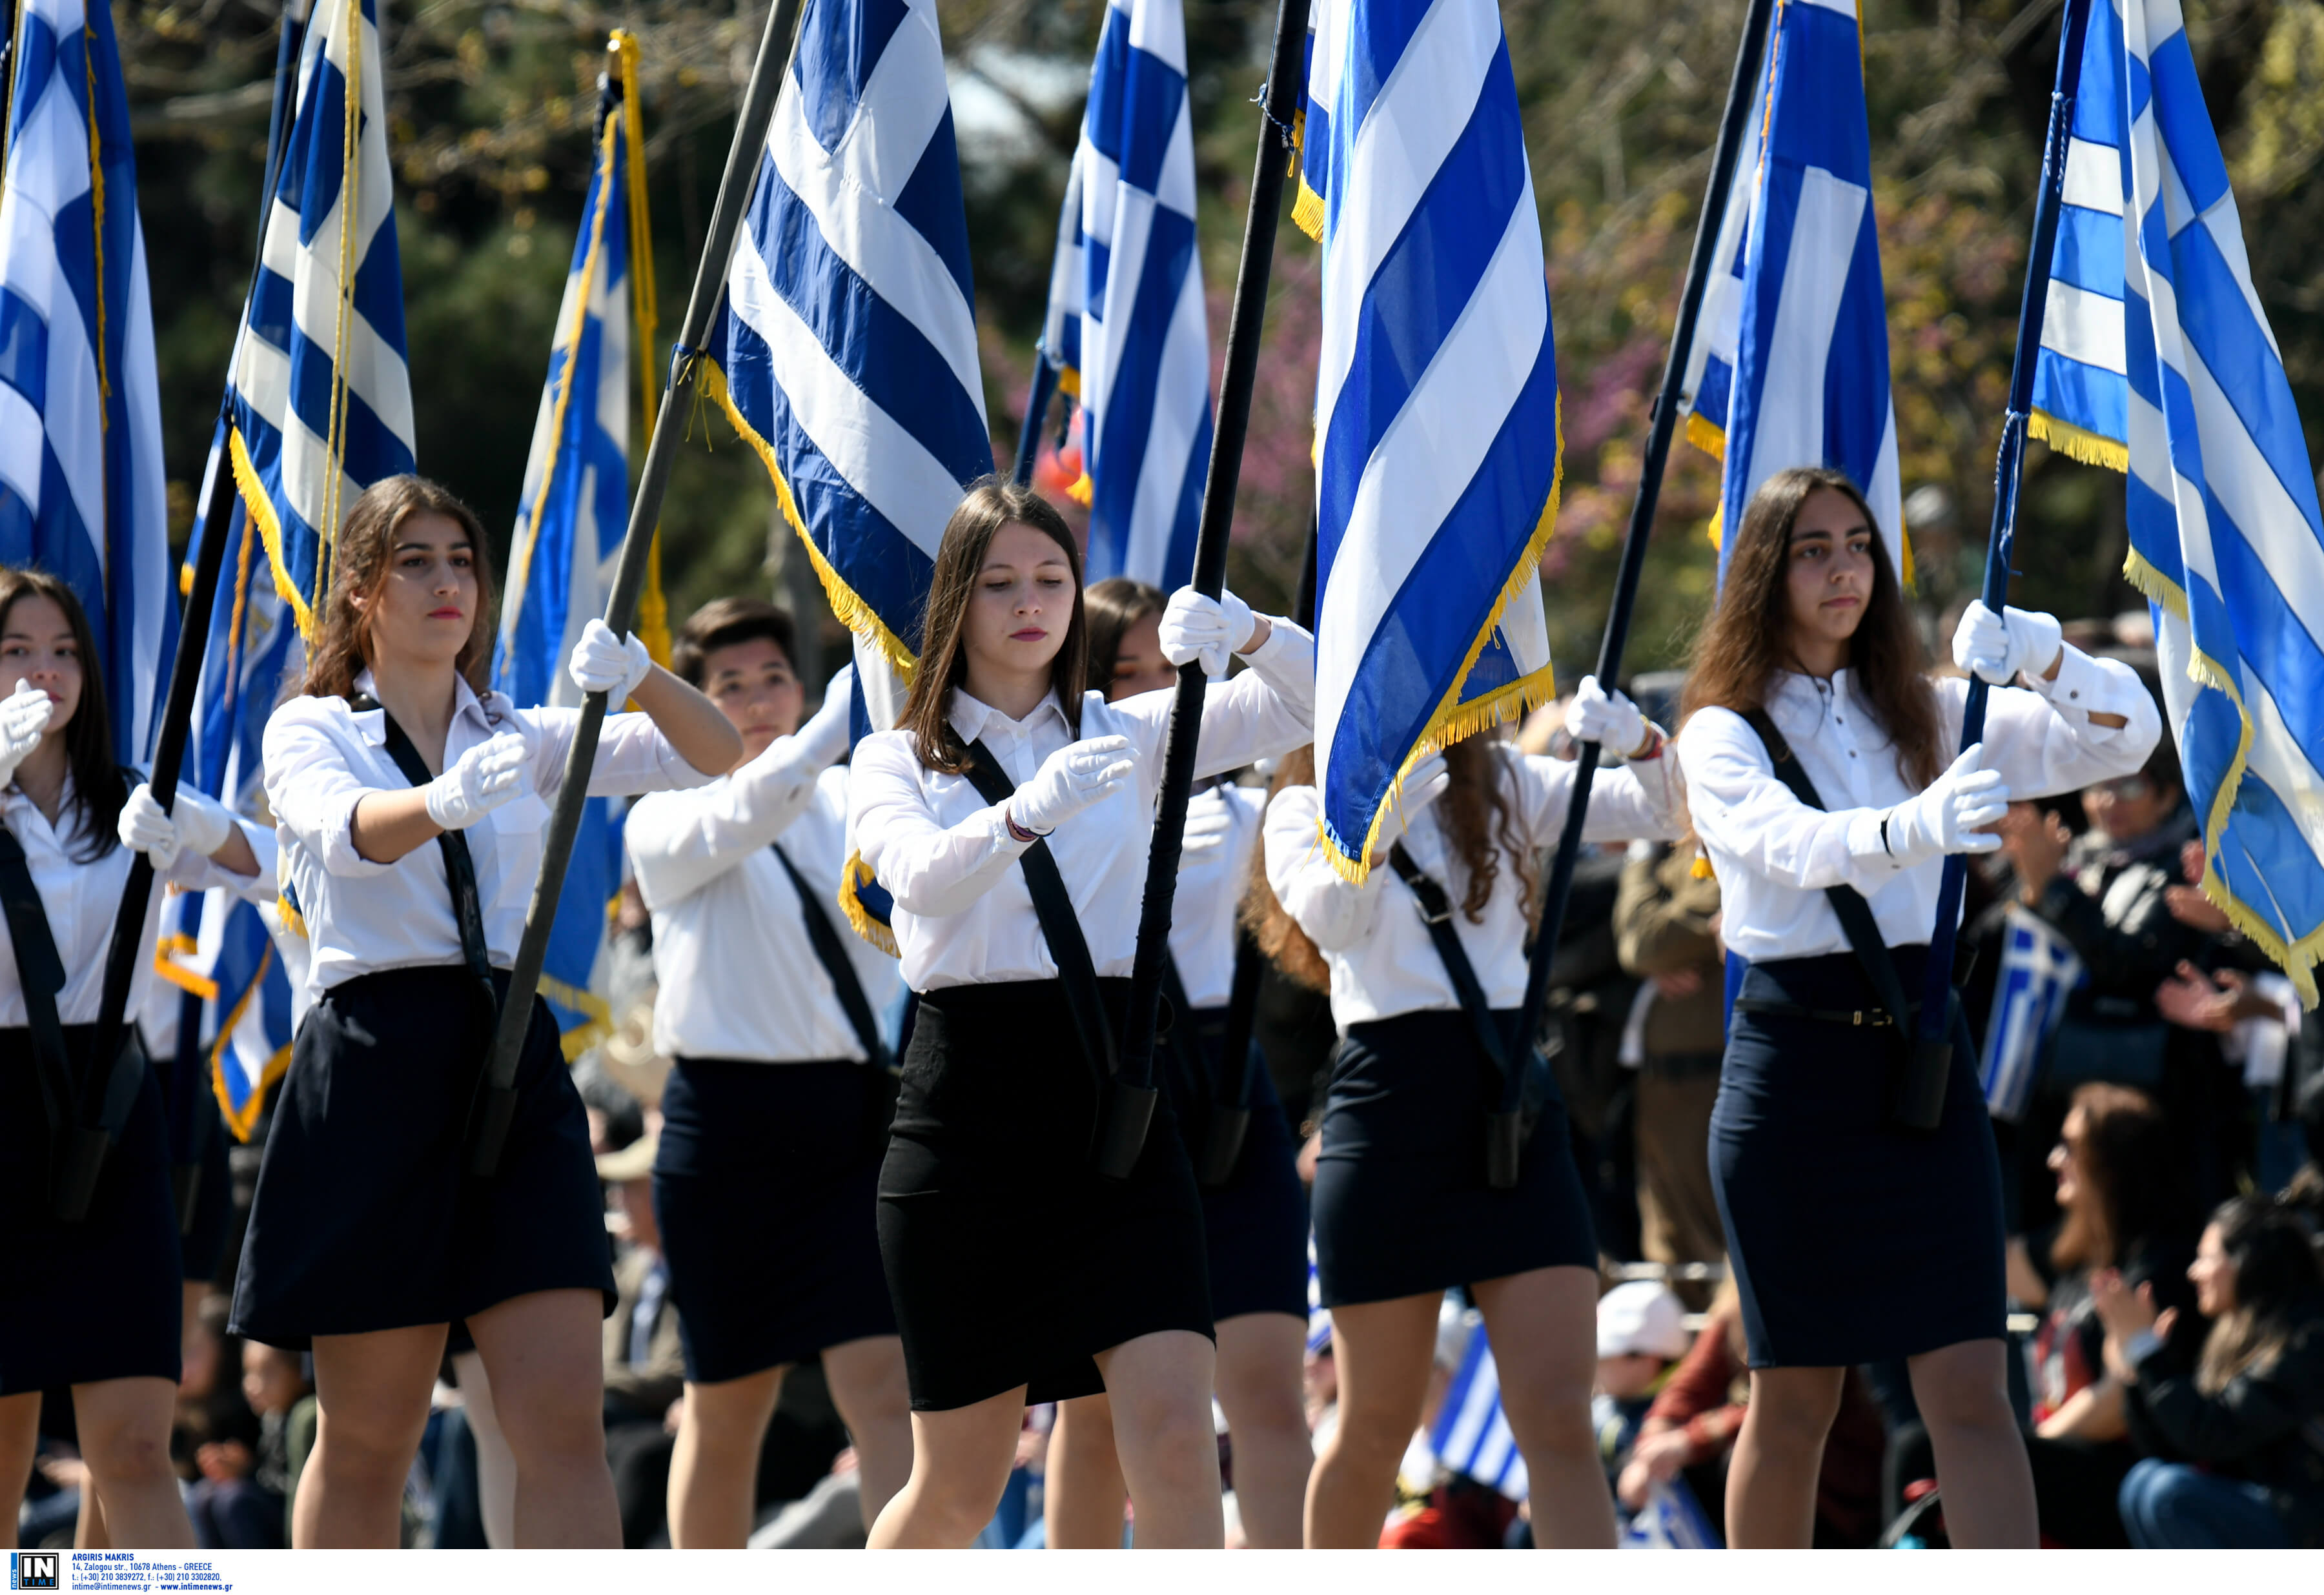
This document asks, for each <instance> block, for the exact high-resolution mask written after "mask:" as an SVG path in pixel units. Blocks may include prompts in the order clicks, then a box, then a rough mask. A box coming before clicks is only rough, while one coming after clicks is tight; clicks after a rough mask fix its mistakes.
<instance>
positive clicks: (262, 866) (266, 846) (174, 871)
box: [161, 810, 353, 904]
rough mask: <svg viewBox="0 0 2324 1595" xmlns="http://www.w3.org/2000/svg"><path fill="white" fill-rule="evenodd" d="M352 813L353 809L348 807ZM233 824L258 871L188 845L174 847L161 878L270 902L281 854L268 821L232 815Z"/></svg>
mask: <svg viewBox="0 0 2324 1595" xmlns="http://www.w3.org/2000/svg"><path fill="white" fill-rule="evenodd" d="M350 812H351V813H352V812H353V811H352V810H350ZM234 823H235V828H236V829H237V830H239V831H240V832H241V833H242V835H243V839H244V841H246V842H248V843H249V844H250V853H251V856H252V857H253V858H254V859H256V860H257V861H258V873H256V874H255V875H241V874H237V873H235V871H232V870H229V869H227V868H226V866H225V865H224V864H221V863H219V862H217V860H216V859H215V858H212V857H211V856H210V855H209V854H208V853H196V852H194V850H193V849H191V848H189V847H181V848H180V849H179V850H178V855H177V857H175V858H173V859H171V861H170V867H169V868H168V869H167V870H164V871H161V879H163V880H167V881H168V882H169V883H170V884H171V885H172V886H174V887H177V888H178V889H179V890H182V891H209V890H221V891H227V892H231V893H233V894H234V895H235V897H238V898H240V899H243V900H244V902H248V903H262V904H263V903H271V902H272V901H273V900H274V899H276V898H277V897H278V896H280V895H281V890H282V888H281V880H280V877H279V876H278V875H277V874H276V872H275V871H276V865H277V862H278V861H279V860H280V858H281V842H279V841H278V840H277V839H276V837H275V834H274V829H273V827H272V826H271V825H259V824H258V823H257V822H256V821H254V820H246V819H244V818H243V817H242V816H240V815H236V816H234Z"/></svg>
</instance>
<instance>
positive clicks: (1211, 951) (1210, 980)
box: [1170, 787, 1267, 1009]
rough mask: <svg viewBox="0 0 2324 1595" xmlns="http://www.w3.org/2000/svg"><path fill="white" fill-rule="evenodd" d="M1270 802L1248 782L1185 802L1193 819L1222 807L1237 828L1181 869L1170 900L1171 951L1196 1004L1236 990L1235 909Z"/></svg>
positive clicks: (1222, 1001)
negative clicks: (1176, 886) (1174, 893)
mask: <svg viewBox="0 0 2324 1595" xmlns="http://www.w3.org/2000/svg"><path fill="white" fill-rule="evenodd" d="M1266 807H1267V795H1266V794H1265V793H1264V792H1259V791H1254V790H1253V789H1251V788H1249V787H1213V788H1211V789H1210V790H1208V791H1206V792H1197V793H1195V794H1194V800H1193V801H1192V802H1190V803H1188V804H1187V806H1186V817H1187V818H1188V819H1190V820H1191V819H1192V818H1193V817H1194V816H1195V815H1197V814H1203V813H1208V812H1218V813H1223V814H1224V815H1225V816H1227V819H1228V823H1229V824H1230V825H1231V826H1232V827H1233V828H1232V829H1231V830H1230V831H1229V832H1228V833H1227V836H1226V841H1225V842H1224V843H1222V844H1221V845H1219V846H1217V847H1213V848H1212V849H1211V850H1210V852H1208V853H1204V854H1203V855H1202V856H1201V857H1200V858H1198V859H1196V860H1194V862H1189V863H1187V864H1186V865H1185V866H1184V867H1183V868H1181V869H1180V870H1179V871H1178V895H1177V896H1176V898H1174V899H1171V908H1170V956H1171V958H1172V959H1173V960H1174V961H1176V963H1177V965H1178V980H1179V982H1180V983H1181V984H1183V985H1184V986H1185V988H1186V1000H1187V1001H1188V1002H1191V1003H1192V1004H1194V1007H1195V1008H1197V1009H1204V1008H1224V1007H1225V1006H1226V1005H1227V999H1228V998H1229V997H1231V996H1232V995H1233V994H1234V964H1235V913H1236V911H1237V910H1238V909H1239V908H1241V907H1242V893H1243V888H1244V887H1245V886H1246V885H1247V884H1249V882H1250V855H1251V851H1252V850H1253V849H1254V848H1256V847H1257V846H1258V845H1259V816H1260V815H1261V814H1262V813H1264V812H1265V810H1266Z"/></svg>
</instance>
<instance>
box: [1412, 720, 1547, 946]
mask: <svg viewBox="0 0 2324 1595" xmlns="http://www.w3.org/2000/svg"><path fill="white" fill-rule="evenodd" d="M1507 763H1508V760H1507V758H1506V756H1505V755H1504V754H1503V753H1502V751H1501V750H1500V746H1499V738H1498V737H1495V736H1493V735H1491V734H1489V733H1488V734H1485V735H1481V736H1472V737H1470V738H1468V739H1467V740H1466V741H1463V742H1454V743H1453V744H1452V746H1451V747H1449V748H1447V749H1445V750H1444V771H1445V773H1446V774H1447V775H1449V776H1451V777H1452V779H1451V781H1449V782H1448V783H1447V784H1446V786H1445V788H1444V795H1443V797H1441V798H1438V799H1437V800H1436V805H1435V807H1436V817H1437V823H1438V824H1439V825H1441V826H1442V827H1443V831H1444V835H1445V839H1446V840H1447V841H1448V842H1450V843H1451V844H1452V852H1453V853H1454V854H1455V855H1456V856H1457V857H1458V858H1459V859H1460V861H1461V869H1462V873H1463V874H1465V875H1466V876H1467V877H1468V886H1467V889H1466V890H1463V891H1462V894H1461V911H1462V913H1463V914H1466V915H1467V916H1468V917H1469V923H1470V924H1471V925H1482V924H1483V923H1484V922H1485V907H1486V905H1487V904H1489V903H1490V902H1491V901H1492V900H1493V884H1494V882H1495V881H1497V880H1499V879H1500V873H1501V855H1502V853H1508V858H1509V862H1510V865H1511V867H1512V868H1514V869H1515V870H1516V871H1517V891H1518V893H1519V896H1520V899H1521V900H1522V901H1523V902H1525V903H1526V905H1527V912H1528V913H1530V912H1531V911H1532V907H1531V905H1532V903H1533V891H1534V884H1535V867H1534V854H1533V850H1532V849H1531V848H1530V847H1528V846H1526V844H1525V843H1524V841H1523V840H1522V839H1521V838H1519V836H1518V835H1517V806H1516V805H1515V804H1513V803H1511V802H1510V801H1509V794H1508V780H1507V779H1506V778H1507V776H1508V770H1507V769H1506V768H1505V766H1506V765H1507Z"/></svg>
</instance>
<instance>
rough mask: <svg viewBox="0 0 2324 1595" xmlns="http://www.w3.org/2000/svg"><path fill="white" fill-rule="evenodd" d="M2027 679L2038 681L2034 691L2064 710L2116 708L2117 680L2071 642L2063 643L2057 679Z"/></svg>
mask: <svg viewBox="0 0 2324 1595" xmlns="http://www.w3.org/2000/svg"><path fill="white" fill-rule="evenodd" d="M2027 679H2028V680H2030V681H2031V682H2032V683H2033V690H2034V691H2036V692H2038V693H2040V694H2041V695H2042V696H2043V697H2045V698H2048V699H2049V700H2050V701H2051V702H2052V703H2053V704H2055V705H2057V706H2058V707H2060V708H2061V709H2080V710H2081V711H2082V712H2083V713H2084V714H2086V715H2087V714H2092V713H2096V714H2105V713H2107V712H2108V711H2109V710H2111V709H2112V708H2113V701H2114V697H2115V686H2116V684H2115V682H2114V681H2113V679H2112V678H2110V677H2109V676H2108V674H2107V670H2106V668H2104V667H2103V666H2101V665H2100V664H2099V663H2098V660H2096V659H2092V658H2091V657H2090V656H2089V654H2086V653H2084V652H2083V651H2082V650H2080V649H2079V648H2076V647H2075V646H2074V645H2073V644H2072V643H2070V642H2068V643H2065V644H2062V645H2061V653H2060V655H2059V658H2058V674H2057V676H2056V677H2055V678H2049V679H2045V678H2043V677H2040V676H2028V677H2027Z"/></svg>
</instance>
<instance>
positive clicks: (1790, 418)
mask: <svg viewBox="0 0 2324 1595" xmlns="http://www.w3.org/2000/svg"><path fill="white" fill-rule="evenodd" d="M1765 92H1766V114H1765V115H1764V117H1763V119H1762V129H1763V131H1762V134H1761V137H1760V141H1759V143H1758V147H1757V157H1756V159H1755V160H1754V161H1750V162H1748V163H1747V170H1748V171H1750V172H1751V177H1752V181H1751V189H1750V208H1749V213H1748V220H1747V221H1746V223H1745V224H1744V225H1745V236H1744V240H1743V271H1742V275H1741V278H1740V281H1739V282H1735V283H1732V284H1729V286H1727V287H1726V288H1725V289H1724V290H1723V293H1724V294H1731V295H1733V296H1734V297H1735V299H1736V300H1738V306H1737V312H1736V319H1735V342H1734V345H1733V349H1734V353H1733V355H1732V357H1731V359H1732V366H1733V376H1732V380H1731V383H1730V384H1729V391H1728V395H1727V404H1726V414H1725V417H1724V419H1723V421H1720V447H1719V452H1720V455H1721V456H1722V457H1723V458H1724V459H1725V461H1726V471H1725V475H1724V479H1723V481H1722V483H1721V489H1720V523H1721V525H1722V526H1734V525H1737V524H1739V523H1740V521H1741V520H1742V517H1743V509H1744V506H1745V505H1747V504H1748V503H1749V502H1751V495H1752V494H1753V493H1757V491H1758V489H1759V485H1760V484H1762V483H1764V482H1765V481H1766V480H1767V478H1768V477H1770V476H1772V475H1775V473H1776V472H1778V471H1782V470H1786V469H1788V468H1790V467H1791V466H1830V467H1831V468H1833V469H1835V470H1840V471H1844V472H1846V473H1847V474H1848V477H1849V480H1850V481H1852V482H1854V483H1855V484H1857V486H1858V488H1860V489H1861V490H1862V491H1863V493H1864V496H1865V498H1866V500H1867V502H1869V503H1870V504H1871V506H1872V513H1873V518H1874V519H1875V520H1877V521H1878V522H1879V523H1880V532H1881V536H1882V538H1883V539H1885V540H1886V543H1887V545H1888V555H1889V558H1890V560H1891V562H1892V563H1893V564H1894V566H1895V569H1896V571H1897V573H1898V575H1899V576H1900V577H1903V578H1904V579H1910V576H1911V574H1912V564H1911V557H1910V553H1909V551H1908V550H1907V549H1906V547H1905V544H1904V494H1903V491H1902V488H1901V485H1900V477H1899V475H1898V467H1897V456H1896V406H1895V402H1894V401H1893V400H1892V399H1891V398H1890V395H1889V388H1888V310H1887V305H1886V301H1885V300H1884V299H1883V298H1882V290H1881V281H1880V240H1879V235H1878V231H1877V228H1876V226H1874V222H1873V210H1872V135H1871V131H1870V124H1869V122H1868V120H1867V115H1866V111H1865V104H1864V52H1863V39H1862V31H1861V27H1860V24H1859V23H1858V20H1857V8H1856V5H1855V4H1854V0H1781V4H1780V5H1779V7H1778V9H1777V11H1776V14H1775V28H1774V31H1773V32H1772V33H1771V35H1770V37H1769V41H1768V67H1767V73H1766V90H1765ZM1730 214H1731V212H1730ZM1714 281H1716V279H1715V280H1714ZM1713 331H1714V335H1715V333H1716V327H1714V328H1713ZM1712 352H1713V353H1716V352H1717V348H1716V337H1715V336H1714V339H1713V341H1712ZM1712 386H1713V384H1712V383H1711V381H1710V380H1709V373H1708V371H1706V373H1705V381H1704V383H1703V384H1702V386H1701V388H1700V389H1698V391H1697V392H1696V395H1695V397H1696V403H1697V409H1696V411H1695V413H1694V415H1693V416H1692V417H1690V419H1689V423H1688V435H1689V436H1690V437H1692V438H1697V439H1698V440H1699V441H1704V442H1708V440H1709V429H1710V425H1711V422H1712V421H1713V420H1716V419H1719V418H1716V417H1714V416H1712V415H1711V413H1710V410H1709V409H1708V408H1707V406H1708V402H1709V400H1710V397H1711V389H1712ZM1726 546H1727V545H1725V544H1723V543H1722V552H1721V554H1720V569H1721V571H1722V573H1723V572H1724V570H1725V568H1726V556H1725V553H1724V548H1725V547H1726Z"/></svg>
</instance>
